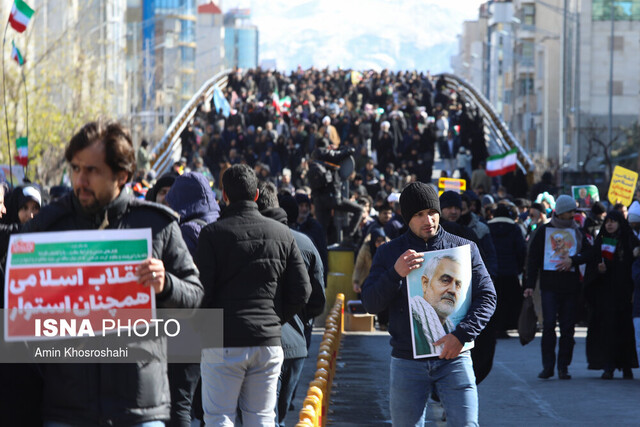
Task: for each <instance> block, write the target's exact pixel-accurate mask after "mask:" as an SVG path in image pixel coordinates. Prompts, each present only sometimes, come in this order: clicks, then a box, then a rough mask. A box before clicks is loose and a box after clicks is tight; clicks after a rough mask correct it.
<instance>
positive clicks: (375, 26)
mask: <svg viewBox="0 0 640 427" xmlns="http://www.w3.org/2000/svg"><path fill="white" fill-rule="evenodd" d="M482 3H483V1H481V0H222V8H223V11H227V10H228V9H230V8H233V7H250V8H251V13H252V17H251V21H252V22H253V23H254V24H255V25H257V26H258V29H259V32H260V35H259V37H260V47H259V61H263V60H269V59H275V60H276V67H277V68H278V69H280V70H291V69H294V68H296V67H297V66H298V65H301V66H302V67H303V68H308V67H310V66H312V65H313V66H316V67H318V68H323V67H329V68H331V69H335V68H337V67H342V68H345V69H349V68H354V69H370V68H372V69H378V70H380V69H383V68H389V69H394V70H399V69H418V70H421V71H426V70H430V71H431V72H432V73H439V72H445V71H450V70H451V67H450V57H451V56H452V55H455V54H456V53H457V51H458V41H457V35H458V34H460V33H461V31H462V22H463V21H465V20H475V19H477V17H478V7H479V6H480V4H482Z"/></svg>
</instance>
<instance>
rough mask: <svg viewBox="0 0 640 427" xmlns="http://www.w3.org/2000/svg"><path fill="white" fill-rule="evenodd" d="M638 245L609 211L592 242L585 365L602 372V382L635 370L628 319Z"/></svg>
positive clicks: (619, 215) (615, 213) (587, 281)
mask: <svg viewBox="0 0 640 427" xmlns="http://www.w3.org/2000/svg"><path fill="white" fill-rule="evenodd" d="M639 245H640V242H639V241H638V239H637V238H636V237H635V235H634V234H633V233H632V232H631V230H630V227H629V223H628V222H627V220H626V219H625V218H624V216H623V214H622V213H620V212H618V211H611V212H609V213H608V214H607V217H606V219H605V221H604V223H603V224H602V227H601V228H600V233H599V234H598V237H597V238H596V240H595V243H594V247H593V256H592V259H591V261H590V262H589V263H588V264H587V271H586V274H585V293H586V297H587V302H588V304H589V329H588V332H587V361H588V363H589V369H598V370H599V369H602V370H604V373H603V374H602V378H603V379H611V378H613V372H614V371H615V370H616V369H620V370H622V374H623V378H625V379H632V378H633V373H632V372H631V369H632V368H637V367H638V358H637V355H636V346H635V339H634V330H633V320H632V317H631V299H632V295H633V281H632V279H631V264H632V263H633V259H634V249H635V248H636V247H638V246H639Z"/></svg>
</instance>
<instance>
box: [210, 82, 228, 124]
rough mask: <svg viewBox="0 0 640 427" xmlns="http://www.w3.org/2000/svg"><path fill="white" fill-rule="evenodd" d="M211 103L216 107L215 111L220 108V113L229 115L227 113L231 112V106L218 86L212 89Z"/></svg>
mask: <svg viewBox="0 0 640 427" xmlns="http://www.w3.org/2000/svg"><path fill="white" fill-rule="evenodd" d="M213 104H214V105H215V107H216V111H220V110H222V115H223V116H225V117H229V114H231V106H230V105H229V101H227V98H225V97H224V95H223V94H222V91H221V90H220V88H219V87H218V86H216V87H215V88H214V89H213Z"/></svg>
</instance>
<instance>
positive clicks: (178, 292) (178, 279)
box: [24, 189, 204, 426]
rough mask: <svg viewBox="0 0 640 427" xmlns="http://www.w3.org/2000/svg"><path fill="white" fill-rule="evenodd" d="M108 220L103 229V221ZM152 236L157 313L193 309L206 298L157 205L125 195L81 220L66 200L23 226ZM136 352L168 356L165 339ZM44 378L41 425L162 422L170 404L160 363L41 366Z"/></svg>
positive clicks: (170, 219)
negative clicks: (159, 277) (159, 281)
mask: <svg viewBox="0 0 640 427" xmlns="http://www.w3.org/2000/svg"><path fill="white" fill-rule="evenodd" d="M105 218H106V221H105ZM105 224H106V227H103V228H106V229H128V228H149V227H150V228H151V234H152V239H153V242H152V251H153V257H154V258H157V259H160V260H162V262H163V263H164V267H165V270H166V276H165V289H164V291H163V292H162V293H161V294H157V295H156V307H158V308H180V307H197V306H198V305H199V304H200V302H201V301H202V297H203V295H204V291H203V289H202V285H201V284H200V281H199V279H198V270H197V268H196V266H195V264H194V262H193V260H192V258H191V255H189V250H188V249H187V247H186V245H185V243H184V241H183V240H182V236H181V233H180V229H179V228H178V222H177V218H176V216H175V214H174V213H173V212H172V211H171V210H169V209H167V208H165V207H163V206H161V205H158V204H155V203H148V202H143V201H139V200H136V199H134V198H133V197H132V196H131V193H130V192H129V191H128V190H127V189H124V190H123V191H122V192H121V193H120V195H119V196H118V197H117V198H116V199H115V200H114V201H113V202H111V203H110V204H109V205H107V207H106V208H105V209H104V210H103V211H102V212H100V213H99V214H96V215H86V214H84V213H83V211H82V209H81V207H80V205H79V202H78V199H77V198H76V196H75V195H74V194H73V193H69V194H67V195H66V196H64V197H63V198H62V199H60V200H58V201H56V202H54V203H52V204H50V205H48V206H46V207H44V208H43V209H42V210H41V211H40V214H38V216H36V217H35V218H34V219H33V220H32V221H30V222H29V223H27V224H25V228H24V231H25V232H36V231H67V230H95V229H98V228H99V227H100V226H101V225H105ZM138 345H139V348H140V349H141V350H143V351H146V352H149V353H151V354H154V355H157V356H163V354H164V353H166V342H165V340H164V339H162V338H159V339H153V340H146V341H142V342H140V343H139V344H138ZM41 371H42V375H43V383H44V390H43V417H44V419H46V420H52V421H59V422H63V423H69V424H73V425H118V426H127V425H132V424H138V423H142V422H145V421H153V420H168V419H169V407H170V402H171V399H170V396H169V387H168V381H167V365H166V363H165V362H161V361H157V360H156V361H152V362H148V363H145V364H140V363H138V364H133V363H131V364H126V363H123V364H106V363H105V364H89V363H88V364H82V363H81V364H46V365H42V366H41Z"/></svg>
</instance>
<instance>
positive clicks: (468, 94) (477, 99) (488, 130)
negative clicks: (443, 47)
mask: <svg viewBox="0 0 640 427" xmlns="http://www.w3.org/2000/svg"><path fill="white" fill-rule="evenodd" d="M441 76H442V77H443V78H444V81H445V84H446V87H447V88H448V89H451V90H455V91H457V92H458V93H459V94H460V95H461V96H462V97H463V98H465V99H466V100H468V101H469V102H471V103H472V104H474V105H475V106H476V107H477V109H478V112H479V113H480V115H481V116H482V120H483V123H484V127H485V140H486V141H487V147H488V149H489V155H494V154H501V153H505V152H507V151H509V150H511V149H512V148H517V149H518V160H517V162H518V167H519V168H520V170H521V171H522V172H523V173H524V174H525V175H527V174H530V173H533V171H534V169H535V165H534V163H533V160H532V159H531V157H530V156H529V153H527V151H526V150H525V149H524V148H523V147H522V145H520V143H519V142H518V140H517V139H516V138H515V136H513V134H512V133H511V131H510V130H509V127H508V126H507V125H506V124H505V122H504V121H503V120H502V118H501V117H500V115H499V114H498V113H497V112H496V110H495V108H493V105H492V104H491V103H490V102H489V101H488V100H487V98H485V96H484V95H483V94H482V93H481V92H480V91H479V90H477V89H476V88H475V86H473V85H472V84H471V83H469V82H467V81H466V80H465V79H463V78H461V77H458V76H456V75H453V74H449V73H444V74H441Z"/></svg>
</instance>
